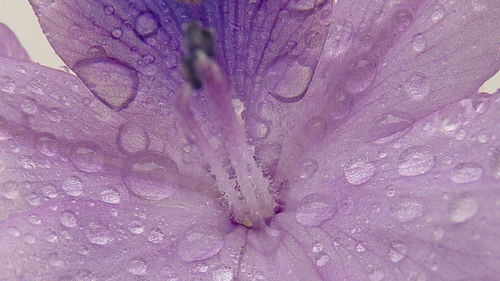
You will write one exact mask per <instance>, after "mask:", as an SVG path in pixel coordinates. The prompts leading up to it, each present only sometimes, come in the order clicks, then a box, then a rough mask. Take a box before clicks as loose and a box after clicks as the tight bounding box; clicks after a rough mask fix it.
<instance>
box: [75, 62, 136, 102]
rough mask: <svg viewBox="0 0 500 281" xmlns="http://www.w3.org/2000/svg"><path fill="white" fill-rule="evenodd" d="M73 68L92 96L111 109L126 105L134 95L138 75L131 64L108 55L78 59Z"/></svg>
mask: <svg viewBox="0 0 500 281" xmlns="http://www.w3.org/2000/svg"><path fill="white" fill-rule="evenodd" d="M73 70H74V71H75V73H76V74H77V75H78V76H79V77H80V78H81V79H82V81H83V82H84V83H85V85H86V86H87V87H88V88H89V89H90V90H91V91H92V93H93V94H94V96H95V97H96V98H98V99H99V100H100V101H101V102H103V103H104V104H105V105H107V106H109V107H110V108H111V109H113V110H121V109H123V108H125V107H127V106H128V105H129V104H130V103H131V102H132V101H133V100H134V99H135V97H136V95H137V89H138V86H139V76H138V74H137V71H135V70H134V69H133V68H132V67H131V66H129V65H127V64H125V63H124V62H120V61H118V60H115V59H112V58H108V57H104V58H103V57H98V58H90V59H84V60H81V61H78V62H77V63H76V64H75V65H74V66H73Z"/></svg>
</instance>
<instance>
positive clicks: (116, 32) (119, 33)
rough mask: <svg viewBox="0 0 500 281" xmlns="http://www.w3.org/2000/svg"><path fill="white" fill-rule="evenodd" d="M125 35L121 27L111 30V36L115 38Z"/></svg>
mask: <svg viewBox="0 0 500 281" xmlns="http://www.w3.org/2000/svg"><path fill="white" fill-rule="evenodd" d="M122 35H123V31H122V29H121V28H115V29H113V30H112V31H111V36H112V37H113V38H115V39H120V38H121V37H122Z"/></svg>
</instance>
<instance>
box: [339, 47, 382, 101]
mask: <svg viewBox="0 0 500 281" xmlns="http://www.w3.org/2000/svg"><path fill="white" fill-rule="evenodd" d="M376 75H377V57H376V56H375V55H374V54H370V53H368V54H364V55H362V56H360V57H358V58H357V59H356V60H354V61H353V62H352V64H351V67H350V70H349V73H348V76H347V77H346V85H345V88H346V90H348V91H349V92H351V93H359V92H362V91H363V90H365V89H366V88H368V86H370V85H371V84H372V83H373V81H374V80H375V76H376Z"/></svg>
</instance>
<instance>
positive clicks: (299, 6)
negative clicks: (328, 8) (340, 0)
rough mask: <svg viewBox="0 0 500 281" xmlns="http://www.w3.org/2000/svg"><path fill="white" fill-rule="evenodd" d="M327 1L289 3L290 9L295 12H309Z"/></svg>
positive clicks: (295, 0) (294, 1) (303, 0)
mask: <svg viewBox="0 0 500 281" xmlns="http://www.w3.org/2000/svg"><path fill="white" fill-rule="evenodd" d="M324 2H325V0H291V1H289V2H288V7H289V8H290V9H293V10H298V11H307V10H312V9H314V8H315V7H318V6H319V5H321V4H323V3H324Z"/></svg>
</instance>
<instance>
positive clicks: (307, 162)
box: [298, 158, 318, 179]
mask: <svg viewBox="0 0 500 281" xmlns="http://www.w3.org/2000/svg"><path fill="white" fill-rule="evenodd" d="M317 170H318V162H316V160H314V159H311V158H306V159H304V160H303V161H302V162H301V163H300V165H299V172H298V175H299V177H300V178H301V179H308V178H310V177H311V176H313V175H314V173H316V171H317Z"/></svg>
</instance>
